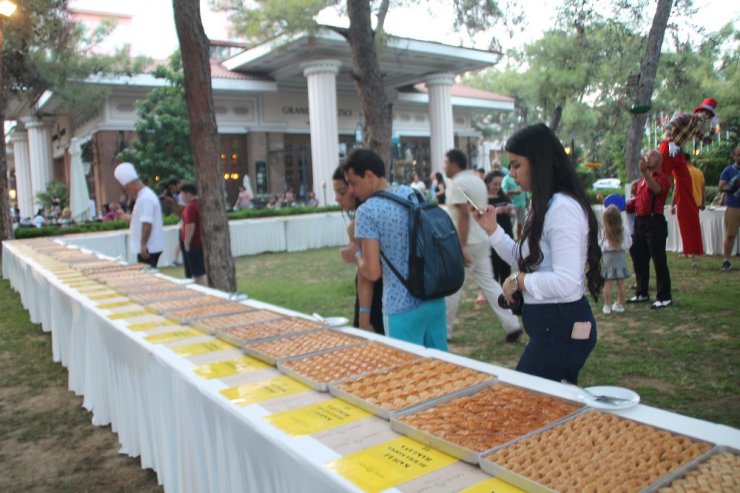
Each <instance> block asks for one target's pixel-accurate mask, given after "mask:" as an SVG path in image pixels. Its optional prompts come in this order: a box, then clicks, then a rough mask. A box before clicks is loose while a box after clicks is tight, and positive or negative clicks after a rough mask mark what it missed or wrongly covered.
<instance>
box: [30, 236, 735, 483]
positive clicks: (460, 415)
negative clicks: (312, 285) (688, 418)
mask: <svg viewBox="0 0 740 493" xmlns="http://www.w3.org/2000/svg"><path fill="white" fill-rule="evenodd" d="M26 243H27V244H29V245H30V246H32V248H33V250H34V251H35V252H36V253H39V254H43V255H46V256H49V257H51V258H53V259H55V260H57V261H59V262H63V263H64V264H67V265H68V266H69V267H70V268H71V269H74V270H76V271H79V272H80V274H82V275H84V276H85V277H87V278H90V279H91V280H94V281H96V282H99V283H103V284H106V285H107V286H109V287H110V288H111V289H113V290H115V291H116V292H119V293H121V294H122V295H123V296H126V297H128V298H129V299H130V300H132V301H134V302H136V303H139V304H141V305H142V306H144V307H145V308H146V309H148V310H151V311H152V312H153V313H158V314H161V315H163V316H165V317H167V318H170V319H172V320H174V321H176V322H178V323H181V324H189V325H191V326H192V327H194V328H197V329H199V330H201V331H204V332H206V333H209V334H211V335H214V336H216V337H219V338H221V339H223V340H225V341H228V342H230V343H232V344H235V345H238V346H239V347H241V348H242V350H243V352H244V353H245V354H247V355H249V356H252V357H255V358H257V359H260V360H262V361H264V362H266V363H268V364H271V365H275V366H276V367H277V369H278V370H280V371H281V372H283V373H285V374H287V375H289V376H291V377H293V378H295V379H297V380H299V381H301V382H302V383H304V384H306V385H308V386H309V387H311V388H313V389H315V390H317V391H321V392H330V393H331V394H332V395H334V396H336V397H338V398H340V399H343V400H345V401H347V402H350V403H352V404H354V405H356V406H358V407H361V408H363V409H365V410H367V411H369V412H371V413H373V414H375V415H377V416H379V417H381V418H384V419H387V420H389V421H390V426H391V428H392V429H393V430H394V431H397V432H399V433H402V434H405V435H408V436H410V437H411V438H414V439H416V440H418V441H420V442H422V443H425V444H427V445H430V446H432V447H434V448H437V449H438V450H440V451H442V452H445V453H447V454H449V455H452V456H454V457H457V458H459V459H461V460H463V461H466V462H469V463H474V464H479V465H480V468H481V469H482V470H483V471H485V472H487V473H489V474H491V475H493V476H497V477H500V478H501V479H503V480H504V481H507V482H509V483H511V484H513V485H516V486H519V487H521V488H523V489H525V490H527V491H545V492H551V491H564V492H565V491H573V492H590V491H594V492H598V491H605V492H614V491H625V492H632V491H635V492H637V491H660V492H681V491H711V492H717V491H719V492H721V491H740V452H738V451H737V450H734V449H731V448H728V447H721V446H716V445H715V444H712V443H708V442H705V441H702V440H698V439H695V438H692V437H689V436H686V435H683V434H680V433H676V432H671V431H667V430H663V429H660V428H659V427H655V426H651V425H648V424H644V423H640V422H637V421H634V420H631V419H628V418H625V417H621V416H618V415H615V414H611V413H608V412H603V411H599V410H594V409H590V408H586V407H584V405H583V403H581V402H579V401H576V400H569V399H563V398H559V397H554V396H551V395H547V394H543V393H541V392H537V391H535V390H531V389H527V388H523V387H517V386H514V385H510V384H504V383H501V382H499V381H498V380H497V378H496V377H495V376H494V375H491V374H487V373H483V372H480V371H476V370H473V369H470V368H467V367H464V366H460V365H457V364H454V363H450V362H446V361H441V360H438V359H434V358H428V357H423V356H420V355H417V354H415V353H412V352H407V351H403V350H400V349H398V348H395V347H392V346H390V345H386V344H382V343H380V342H371V341H369V340H367V339H365V338H362V337H359V336H355V335H350V334H347V333H343V332H341V331H339V330H334V329H332V328H329V327H327V326H325V325H324V324H322V323H320V322H318V321H315V320H313V319H308V318H303V317H298V316H288V315H285V314H283V313H279V312H277V311H273V310H269V309H265V308H260V307H257V306H254V305H250V304H249V302H236V301H227V300H224V299H222V298H220V297H217V296H211V295H207V294H204V293H202V292H199V291H197V290H194V289H190V288H187V287H184V286H183V285H182V284H178V283H175V282H172V281H169V280H167V279H165V278H162V277H159V276H154V275H153V274H152V273H150V272H142V270H141V267H140V266H130V265H122V264H117V263H115V262H112V261H107V260H101V259H100V258H99V257H98V256H96V255H91V254H88V253H85V252H82V251H79V250H75V249H71V248H68V247H66V246H63V245H59V244H57V243H54V242H51V241H49V240H43V241H42V240H31V241H28V242H26Z"/></svg>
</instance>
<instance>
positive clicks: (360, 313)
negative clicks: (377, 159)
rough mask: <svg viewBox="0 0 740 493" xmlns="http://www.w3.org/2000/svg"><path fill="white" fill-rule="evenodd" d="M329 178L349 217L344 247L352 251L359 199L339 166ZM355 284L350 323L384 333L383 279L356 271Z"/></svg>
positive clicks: (340, 203)
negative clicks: (346, 244) (352, 315)
mask: <svg viewBox="0 0 740 493" xmlns="http://www.w3.org/2000/svg"><path fill="white" fill-rule="evenodd" d="M331 178H332V187H333V188H334V198H335V199H336V201H337V203H338V204H339V207H341V208H342V211H344V212H345V213H347V215H348V216H349V218H350V223H349V225H348V226H347V235H348V236H349V245H348V246H346V247H344V248H349V249H351V250H352V251H354V249H355V246H354V242H355V238H354V231H355V211H356V210H357V208H358V207H359V206H360V201H359V200H358V199H357V198H356V197H355V196H354V195H352V193H351V192H350V190H349V186H348V185H347V181H346V180H345V179H344V171H342V168H341V167H338V168H337V169H335V170H334V174H333V175H332V177H331ZM355 286H356V291H355V310H354V321H353V323H352V325H353V326H354V327H359V328H361V329H370V330H374V331H375V332H376V333H378V334H385V329H384V326H383V279H382V278H380V279H378V280H377V281H375V282H373V281H370V280H369V279H366V278H364V277H363V276H362V274H360V273H359V272H358V273H357V275H356V276H355Z"/></svg>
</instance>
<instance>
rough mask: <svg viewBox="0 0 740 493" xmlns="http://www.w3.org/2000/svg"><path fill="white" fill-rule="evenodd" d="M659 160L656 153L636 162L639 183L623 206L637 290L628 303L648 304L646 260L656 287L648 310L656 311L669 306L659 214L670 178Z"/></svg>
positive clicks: (665, 234) (663, 227) (664, 236)
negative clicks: (631, 221)
mask: <svg viewBox="0 0 740 493" xmlns="http://www.w3.org/2000/svg"><path fill="white" fill-rule="evenodd" d="M662 159H663V156H662V155H661V154H660V153H659V152H658V151H650V152H649V153H648V154H647V156H643V157H641V158H640V173H642V179H641V180H640V181H639V182H638V183H637V192H636V193H635V198H634V199H632V200H630V201H628V202H627V212H634V213H635V215H636V217H635V236H634V243H633V244H632V259H633V262H634V268H635V278H636V280H637V288H636V290H635V291H636V293H635V295H634V296H633V297H632V298H630V299H628V300H627V302H628V303H644V302H647V301H649V299H650V298H649V297H648V285H649V282H650V259H651V258H652V259H653V265H655V278H656V284H657V294H656V298H657V299H656V301H655V303H653V305H652V306H651V308H654V309H660V308H666V307H669V306H671V303H672V299H671V273H670V271H669V270H668V256H667V255H666V252H665V244H666V239H667V238H668V223H666V220H665V216H663V210H664V207H665V202H666V199H667V198H668V189H669V188H670V187H671V181H670V178H668V175H666V174H665V173H663V171H662V169H661V166H660V163H661V161H662Z"/></svg>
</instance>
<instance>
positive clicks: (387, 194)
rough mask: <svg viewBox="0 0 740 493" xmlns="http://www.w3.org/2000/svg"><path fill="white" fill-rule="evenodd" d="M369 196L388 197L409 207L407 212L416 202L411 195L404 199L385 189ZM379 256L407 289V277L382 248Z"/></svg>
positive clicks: (418, 194)
mask: <svg viewBox="0 0 740 493" xmlns="http://www.w3.org/2000/svg"><path fill="white" fill-rule="evenodd" d="M414 192H415V193H416V194H417V197H419V198H420V200H423V197H422V196H421V194H420V193H419V192H418V190H414ZM371 196H372V197H379V198H383V199H388V200H390V201H392V202H395V203H397V204H399V205H402V206H404V207H405V208H407V209H409V212H410V211H411V209H413V208H414V207H416V204H415V203H414V202H413V201H411V199H410V197H411V196H409V198H408V199H404V198H403V197H399V196H398V195H396V194H395V193H391V192H388V191H387V190H378V191H377V192H375V193H374V194H372V195H371ZM411 239H412V238H411V233H409V241H411ZM409 248H410V245H409ZM410 254H411V251H409V255H410ZM380 256H381V257H383V260H384V261H385V263H386V264H388V267H390V269H391V272H393V274H395V276H396V277H397V278H398V280H399V281H401V284H403V285H404V287H406V288H407V289H408V282H409V281H408V279H404V278H403V276H402V275H401V272H400V271H399V270H398V269H397V268H396V266H395V265H393V262H391V261H390V259H388V257H386V256H385V253H383V249H382V248H381V249H380Z"/></svg>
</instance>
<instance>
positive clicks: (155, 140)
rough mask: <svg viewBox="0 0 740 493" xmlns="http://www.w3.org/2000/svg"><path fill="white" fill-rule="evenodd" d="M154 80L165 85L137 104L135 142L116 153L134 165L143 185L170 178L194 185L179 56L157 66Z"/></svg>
mask: <svg viewBox="0 0 740 493" xmlns="http://www.w3.org/2000/svg"><path fill="white" fill-rule="evenodd" d="M154 76H155V77H157V78H161V79H165V80H166V81H167V82H168V85H167V86H164V87H158V88H155V89H154V90H152V91H150V92H149V94H147V96H146V98H145V99H143V100H140V101H138V102H137V103H136V106H137V110H138V115H139V118H138V120H137V121H136V124H135V129H136V139H135V140H134V141H133V143H132V144H131V147H130V148H128V149H124V150H123V151H122V152H121V153H119V155H118V159H120V160H121V161H130V162H132V163H135V164H136V169H137V171H138V172H139V174H140V175H141V177H142V179H143V180H144V181H146V182H152V181H153V180H155V179H156V177H160V178H162V179H164V178H167V177H170V176H177V177H178V178H182V179H184V180H187V181H193V177H194V172H193V155H192V152H191V148H190V126H189V123H188V109H187V104H186V101H185V89H184V87H183V73H182V60H181V58H180V54H179V53H175V54H174V55H173V56H172V57H171V58H170V61H169V65H167V66H163V65H160V66H158V67H157V68H156V69H155V71H154Z"/></svg>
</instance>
